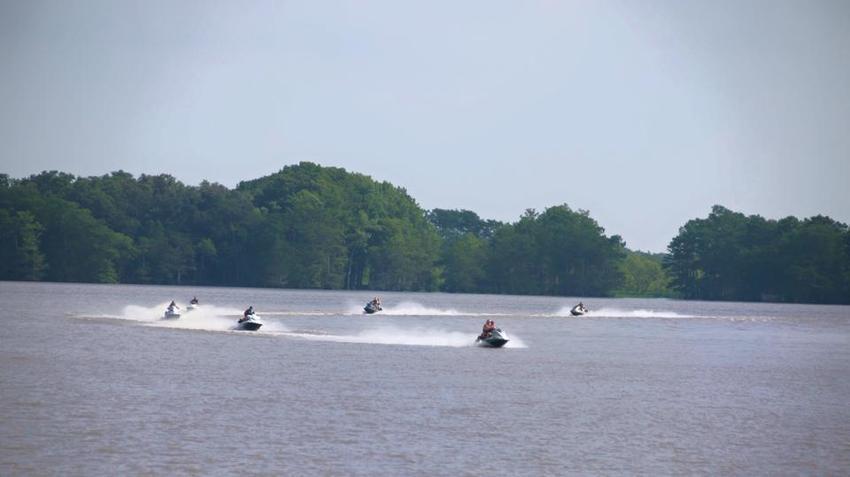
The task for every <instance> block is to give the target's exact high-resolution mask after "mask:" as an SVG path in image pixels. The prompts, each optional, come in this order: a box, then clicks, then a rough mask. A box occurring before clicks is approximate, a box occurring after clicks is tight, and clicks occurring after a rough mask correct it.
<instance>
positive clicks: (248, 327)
mask: <svg viewBox="0 0 850 477" xmlns="http://www.w3.org/2000/svg"><path fill="white" fill-rule="evenodd" d="M261 326H263V322H262V321H260V317H259V316H257V314H256V313H251V314H249V315H247V316H245V317H243V318H240V319H239V323H238V324H237V325H236V329H237V330H244V331H257V330H259V329H260V327H261Z"/></svg>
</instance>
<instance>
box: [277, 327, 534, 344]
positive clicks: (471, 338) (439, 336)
mask: <svg viewBox="0 0 850 477" xmlns="http://www.w3.org/2000/svg"><path fill="white" fill-rule="evenodd" d="M286 335H288V336H295V337H298V338H303V339H307V340H313V341H332V342H336V343H362V344H384V345H406V346H446V347H453V348H461V347H465V346H473V345H474V344H475V335H470V334H469V333H465V332H460V331H448V330H438V329H429V328H420V327H412V328H398V327H395V326H381V327H378V328H371V329H367V330H363V331H361V332H359V333H357V334H354V335H325V334H315V333H286ZM508 338H510V340H511V341H509V342H508V344H507V345H506V347H509V348H525V347H526V346H525V343H523V342H522V340H520V339H518V338H516V337H514V336H511V335H509V336H508Z"/></svg>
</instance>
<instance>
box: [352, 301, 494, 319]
mask: <svg viewBox="0 0 850 477" xmlns="http://www.w3.org/2000/svg"><path fill="white" fill-rule="evenodd" d="M364 305H365V303H364V304H363V305H357V304H353V303H351V304H349V305H348V314H349V315H362V314H364V313H363V306H364ZM375 315H376V316H379V315H392V316H499V315H498V314H493V313H470V312H464V311H458V310H456V309H454V308H432V307H428V306H425V305H423V304H421V303H416V302H413V301H403V302H401V303H399V304H397V305H384V307H383V310H382V311H380V312H378V313H376V314H375Z"/></svg>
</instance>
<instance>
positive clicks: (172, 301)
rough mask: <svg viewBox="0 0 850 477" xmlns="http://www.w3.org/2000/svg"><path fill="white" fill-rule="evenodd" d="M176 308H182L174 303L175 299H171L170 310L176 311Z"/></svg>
mask: <svg viewBox="0 0 850 477" xmlns="http://www.w3.org/2000/svg"><path fill="white" fill-rule="evenodd" d="M175 308H177V309H180V307H179V306H177V303H174V300H171V303H170V304H169V305H168V311H174V309H175Z"/></svg>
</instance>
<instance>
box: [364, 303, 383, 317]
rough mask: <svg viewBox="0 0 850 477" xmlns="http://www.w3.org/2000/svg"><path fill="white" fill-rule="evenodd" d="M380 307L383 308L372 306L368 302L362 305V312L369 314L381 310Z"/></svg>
mask: <svg viewBox="0 0 850 477" xmlns="http://www.w3.org/2000/svg"><path fill="white" fill-rule="evenodd" d="M382 309H383V308H381V307H376V306H372V305H371V304H369V305H366V306H364V307H363V312H364V313H366V314H367V315H371V314H372V313H376V312H378V311H381V310H382Z"/></svg>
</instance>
